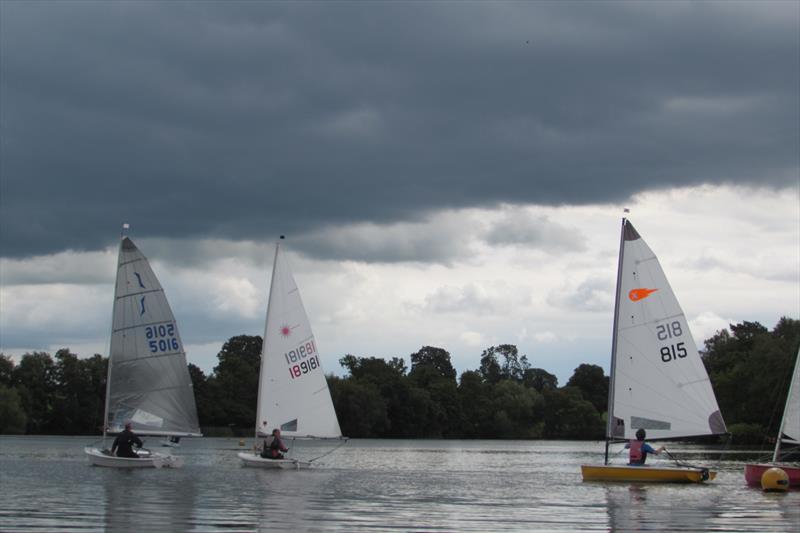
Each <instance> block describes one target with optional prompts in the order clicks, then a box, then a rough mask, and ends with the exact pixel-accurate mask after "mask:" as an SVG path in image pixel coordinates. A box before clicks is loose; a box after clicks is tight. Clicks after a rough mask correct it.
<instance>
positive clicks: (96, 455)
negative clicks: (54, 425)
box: [84, 446, 183, 468]
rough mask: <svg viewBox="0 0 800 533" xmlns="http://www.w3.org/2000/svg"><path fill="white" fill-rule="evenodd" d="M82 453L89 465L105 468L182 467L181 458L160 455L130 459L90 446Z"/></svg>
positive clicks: (154, 454)
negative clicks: (84, 454)
mask: <svg viewBox="0 0 800 533" xmlns="http://www.w3.org/2000/svg"><path fill="white" fill-rule="evenodd" d="M84 452H85V453H86V457H87V458H88V459H89V463H90V464H92V465H93V466H104V467H107V468H180V467H182V466H183V458H181V457H176V456H174V455H165V454H160V453H153V454H151V455H150V456H148V457H140V458H138V459H132V458H130V457H117V456H114V455H110V454H108V453H103V451H102V450H100V449H98V448H94V447H91V446H87V447H86V448H84Z"/></svg>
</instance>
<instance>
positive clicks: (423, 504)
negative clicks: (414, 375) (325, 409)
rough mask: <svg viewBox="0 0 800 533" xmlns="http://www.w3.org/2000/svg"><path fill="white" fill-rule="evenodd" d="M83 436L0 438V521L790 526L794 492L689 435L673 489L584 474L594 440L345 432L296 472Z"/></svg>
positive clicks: (0, 524) (84, 526)
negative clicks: (95, 460)
mask: <svg viewBox="0 0 800 533" xmlns="http://www.w3.org/2000/svg"><path fill="white" fill-rule="evenodd" d="M90 443H92V439H91V438H86V437H7V436H6V437H0V492H1V493H2V497H0V531H8V532H12V531H127V530H131V531H133V530H136V531H147V530H152V531H226V532H233V531H736V532H742V531H775V532H787V531H798V530H800V491H793V492H790V493H788V494H775V493H772V494H768V493H763V492H761V491H760V490H758V489H750V488H747V487H746V486H745V484H744V477H743V474H742V465H743V462H742V461H744V460H745V459H750V458H751V457H749V456H746V454H743V453H741V452H738V453H732V452H727V453H725V454H724V455H723V456H722V459H723V460H722V461H720V460H719V459H720V454H719V453H718V452H717V451H715V450H712V449H704V448H702V447H697V446H688V445H680V444H674V445H671V446H669V449H670V451H671V452H672V453H673V454H677V455H680V456H681V457H682V458H683V459H685V460H687V461H694V462H701V461H702V462H704V464H706V465H709V466H714V467H716V468H717V469H719V474H718V476H717V479H716V480H715V481H714V482H711V483H708V484H705V485H680V486H679V485H672V486H670V485H656V484H621V483H596V482H593V483H584V482H582V481H581V475H580V464H581V463H585V462H598V461H600V462H601V461H602V451H603V443H586V442H554V441H429V440H410V441H409V440H403V441H401V440H351V441H350V442H349V443H348V444H347V445H346V446H345V447H343V448H341V449H339V450H337V451H336V452H335V453H332V454H330V455H328V456H327V457H325V458H323V459H321V460H320V461H319V464H318V465H317V466H316V467H315V468H314V469H312V470H304V471H303V470H301V471H264V470H258V469H251V468H243V467H241V466H240V464H239V460H238V459H237V457H236V452H237V451H239V450H241V448H240V447H239V445H238V443H239V441H238V439H212V438H204V439H190V440H186V441H184V442H183V443H182V446H181V447H180V448H178V449H177V450H176V451H175V453H176V454H179V455H182V456H183V457H184V459H185V462H186V464H185V466H184V467H183V468H181V469H162V470H150V469H143V470H132V471H125V470H115V469H108V468H100V467H91V466H89V464H88V461H87V460H86V458H85V457H84V454H83V446H84V445H87V444H90ZM148 444H149V446H150V447H151V448H153V449H156V448H157V447H158V446H157V444H158V442H157V439H150V442H149V443H146V445H148ZM247 444H248V445H250V444H251V441H249V440H248V441H247ZM295 449H296V451H297V453H298V454H299V455H301V456H302V455H305V456H308V454H315V453H317V452H318V451H320V450H324V449H323V448H321V447H320V446H319V445H315V446H313V447H309V446H306V447H303V446H301V445H300V444H299V443H298V444H297V445H296V446H295ZM161 450H166V448H161Z"/></svg>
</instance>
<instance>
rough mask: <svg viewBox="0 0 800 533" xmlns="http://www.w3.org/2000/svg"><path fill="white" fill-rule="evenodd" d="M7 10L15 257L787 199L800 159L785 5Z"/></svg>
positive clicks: (2, 217)
mask: <svg viewBox="0 0 800 533" xmlns="http://www.w3.org/2000/svg"><path fill="white" fill-rule="evenodd" d="M0 10H2V13H0V14H2V16H0V68H1V69H2V73H1V74H2V76H0V95H1V96H0V120H1V122H0V127H1V128H2V131H0V134H1V135H0V138H2V141H0V142H2V158H0V160H1V161H2V162H1V163H0V177H1V178H2V179H1V180H0V244H2V251H0V253H1V254H2V255H3V256H5V257H23V256H30V255H36V254H47V253H53V252H57V251H60V250H66V249H75V250H79V249H90V250H99V249H102V248H103V247H104V246H107V245H108V244H110V243H111V242H112V240H113V238H114V236H115V235H116V233H117V230H118V227H119V224H120V223H121V222H123V221H128V222H131V223H133V224H134V225H135V227H136V228H137V233H138V235H140V236H147V237H162V238H185V237H194V238H203V239H234V240H258V241H263V240H265V239H272V238H273V237H274V235H276V234H278V233H290V234H294V235H298V236H302V235H307V236H308V239H309V242H310V241H312V240H313V239H314V238H315V237H314V236H315V235H319V234H320V233H323V234H324V233H325V232H326V231H329V228H331V227H335V226H339V225H342V224H378V225H379V226H380V225H385V224H389V223H392V222H398V221H401V222H414V221H420V220H425V219H426V217H429V216H430V215H431V213H433V212H436V211H439V210H441V209H453V208H461V207H473V206H493V205H497V204H500V203H518V204H527V203H533V204H547V205H562V204H583V203H595V202H612V201H619V200H623V199H626V198H628V197H629V196H630V195H632V194H634V193H636V192H640V191H643V190H649V189H653V188H664V187H669V186H680V185H689V184H698V183H723V182H726V183H743V184H748V183H749V184H761V185H766V186H776V187H779V186H784V185H786V184H788V183H794V182H796V180H797V176H798V168H799V167H800V165H799V164H798V157H799V156H798V150H797V146H798V144H799V143H800V109H799V106H800V103H798V99H797V94H798V92H800V81H799V77H800V73H799V71H800V69H798V66H797V65H798V56H799V53H798V49H797V32H798V26H797V20H798V10H800V7H798V5H797V4H796V3H792V2H775V3H766V2H759V3H758V8H757V9H756V8H755V7H752V6H749V5H748V4H742V3H729V2H719V3H717V2H702V3H695V2H660V3H647V4H640V3H632V2H608V3H594V2H585V3H576V2H567V3H559V2H552V3H550V2H531V3H502V2H487V3H470V4H459V5H455V4H451V3H432V4H423V3H410V4H406V3H388V2H378V3H366V4H365V3H361V2H354V3H351V2H337V3H324V2H319V3H317V2H303V3H276V2H263V3H262V2H218V3H212V2H203V3H199V4H198V3H189V2H163V3H157V2H113V3H97V2H86V3H83V2H26V3H23V2H2V3H0ZM314 250H321V252H320V253H323V254H324V253H328V254H329V255H335V254H334V253H333V252H331V251H330V250H328V252H325V249H324V246H323V247H319V246H314V247H311V246H309V248H308V251H309V253H314ZM337 253H338V252H337ZM353 253H356V252H353ZM376 254H377V255H383V256H385V258H386V260H392V258H393V257H394V256H395V255H396V250H394V249H393V248H392V247H391V246H386V247H384V249H382V250H380V249H379V250H376ZM414 254H416V255H418V256H419V257H421V258H425V257H428V256H430V255H431V253H430V252H426V251H425V249H424V245H423V246H422V249H418V250H416V251H413V252H412V255H414ZM353 258H357V257H353Z"/></svg>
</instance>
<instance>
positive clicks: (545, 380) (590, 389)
mask: <svg viewBox="0 0 800 533" xmlns="http://www.w3.org/2000/svg"><path fill="white" fill-rule="evenodd" d="M261 342H262V340H261V337H258V336H248V335H240V336H237V337H233V338H231V339H229V340H228V341H227V342H226V343H225V344H224V345H223V347H222V349H221V350H220V352H219V354H218V356H217V357H218V364H217V366H215V367H214V369H213V371H212V372H211V373H210V374H208V375H206V374H205V373H204V372H203V371H202V370H201V369H200V368H198V367H197V366H195V365H193V364H189V374H190V376H191V378H192V382H193V385H194V392H195V400H196V402H197V410H198V416H199V419H200V425H201V427H202V428H203V430H204V433H205V434H207V435H247V434H250V433H251V432H252V428H253V424H254V421H255V417H256V395H257V393H258V371H259V362H260V353H261ZM799 344H800V320H794V319H789V318H782V319H781V320H780V321H779V322H778V323H777V325H776V326H775V327H774V328H773V329H772V331H770V330H768V329H767V328H766V327H764V326H762V325H761V324H759V323H757V322H742V323H740V324H735V325H733V324H732V325H731V326H730V329H729V330H728V329H725V330H722V331H719V332H717V333H716V334H715V335H714V336H712V337H711V338H710V339H707V340H706V341H705V343H704V349H703V350H702V354H701V355H702V358H703V362H704V363H705V366H706V368H707V370H708V373H709V377H710V379H711V383H712V386H713V387H714V390H715V393H716V396H717V401H718V403H719V406H720V409H721V411H722V413H723V416H724V417H725V420H726V422H727V424H728V429H729V431H730V432H731V433H732V435H733V439H734V442H739V443H745V442H749V443H759V442H763V441H764V439H765V438H766V437H769V436H772V437H774V435H775V434H776V432H777V430H778V424H779V423H780V418H781V415H782V411H783V405H784V402H785V399H786V394H787V389H788V384H789V381H788V380H789V378H790V375H791V372H792V368H793V365H794V360H795V356H796V354H797V350H798V345H799ZM339 363H340V364H341V366H342V368H343V369H344V370H346V375H345V376H344V377H338V376H335V375H333V374H329V375H328V376H327V380H328V385H329V387H330V390H331V395H332V398H333V403H334V407H335V409H336V413H337V416H338V418H339V422H340V425H341V428H342V432H343V434H345V435H347V436H349V437H377V438H506V439H512V438H513V439H538V438H545V439H602V438H603V437H604V434H605V417H606V412H605V411H606V404H607V399H608V383H609V379H608V376H606V375H605V374H604V372H603V370H602V368H601V367H599V366H597V365H591V364H582V365H580V366H578V367H577V368H576V369H575V371H574V373H573V374H572V376H571V377H570V378H569V380H568V381H567V383H566V384H565V385H563V386H559V383H558V379H557V378H556V376H555V375H553V374H551V373H549V372H547V371H546V370H544V369H542V368H534V367H533V366H532V365H531V364H530V362H529V360H528V357H527V356H526V355H524V354H522V355H521V354H519V352H518V349H517V347H516V346H514V345H512V344H501V345H498V346H491V347H489V348H486V349H485V350H483V352H482V353H481V355H480V360H479V366H478V368H476V369H474V370H467V371H464V372H462V373H461V375H460V376H457V373H456V370H455V368H454V367H453V365H452V362H451V357H450V353H449V352H447V351H446V350H445V349H443V348H438V347H433V346H423V347H422V348H420V350H419V351H417V352H415V353H413V354H411V355H410V356H409V363H410V368H409V366H408V365H407V364H406V361H405V359H404V358H400V357H393V358H391V359H390V360H385V359H381V358H376V357H358V356H354V355H350V354H348V355H345V356H344V357H342V358H341V359H340V360H339ZM107 364H108V360H107V358H105V357H103V356H101V355H94V356H93V357H90V358H79V357H78V356H77V355H75V354H73V353H71V352H70V351H69V349H67V348H64V349H61V350H59V351H58V352H56V354H55V357H51V356H50V355H49V354H47V353H45V352H33V353H27V354H25V355H23V356H22V357H21V358H20V360H19V363H15V362H14V361H13V360H12V359H11V358H10V357H7V356H5V355H2V354H0V433H28V434H97V433H99V432H101V431H102V423H103V410H104V402H105V392H106V391H105V388H106V369H107Z"/></svg>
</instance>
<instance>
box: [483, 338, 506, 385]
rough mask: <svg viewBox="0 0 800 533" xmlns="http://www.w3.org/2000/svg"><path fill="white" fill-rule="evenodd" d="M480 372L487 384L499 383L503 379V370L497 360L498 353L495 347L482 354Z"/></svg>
mask: <svg viewBox="0 0 800 533" xmlns="http://www.w3.org/2000/svg"><path fill="white" fill-rule="evenodd" d="M479 372H480V375H481V378H482V379H483V380H484V381H485V382H486V383H497V382H498V381H500V380H501V379H502V377H503V376H502V369H501V367H500V362H499V361H498V360H497V353H496V352H495V350H494V346H493V347H491V348H487V349H486V350H484V351H483V353H482V354H481V366H480V370H479Z"/></svg>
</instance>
